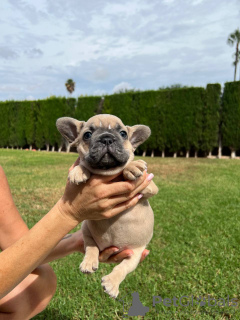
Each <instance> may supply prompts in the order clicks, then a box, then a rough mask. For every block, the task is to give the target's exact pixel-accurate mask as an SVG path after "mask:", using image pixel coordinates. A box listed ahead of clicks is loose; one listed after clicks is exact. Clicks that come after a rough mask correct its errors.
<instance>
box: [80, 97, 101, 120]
mask: <svg viewBox="0 0 240 320" xmlns="http://www.w3.org/2000/svg"><path fill="white" fill-rule="evenodd" d="M101 100H102V97H80V98H78V101H77V107H76V110H75V118H76V119H78V120H83V121H87V120H88V119H89V118H91V117H92V116H94V115H95V114H97V110H98V107H99V105H100V103H101Z"/></svg>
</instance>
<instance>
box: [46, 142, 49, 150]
mask: <svg viewBox="0 0 240 320" xmlns="http://www.w3.org/2000/svg"><path fill="white" fill-rule="evenodd" d="M46 148H47V150H46V151H47V152H48V151H49V143H46Z"/></svg>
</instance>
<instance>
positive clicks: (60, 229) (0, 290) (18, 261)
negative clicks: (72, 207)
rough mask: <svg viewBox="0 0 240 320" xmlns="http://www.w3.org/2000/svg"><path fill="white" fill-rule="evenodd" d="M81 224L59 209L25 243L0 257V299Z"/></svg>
mask: <svg viewBox="0 0 240 320" xmlns="http://www.w3.org/2000/svg"><path fill="white" fill-rule="evenodd" d="M76 225H77V222H76V221H75V220H72V219H70V218H67V217H66V216H64V215H62V213H61V212H60V211H59V209H58V206H57V205H56V206H54V207H53V209H52V210H51V211H50V212H49V213H47V214H46V215H45V216H44V217H43V218H42V219H41V220H40V221H39V222H38V223H37V224H36V225H35V226H34V227H33V228H32V229H31V230H30V231H29V232H27V233H26V234H25V235H24V236H23V237H22V238H21V239H19V240H18V241H17V242H15V243H14V244H13V245H12V246H10V247H8V248H7V249H6V250H4V251H3V252H2V253H1V254H0V298H1V297H3V296H4V295H5V294H7V293H8V292H9V291H11V290H12V289H13V288H14V287H15V286H16V285H17V284H18V283H19V282H21V281H22V280H23V279H24V278H25V277H26V276H27V275H28V274H29V273H30V272H32V271H33V270H34V269H35V268H36V267H37V266H38V265H39V264H40V263H41V262H42V261H43V260H44V259H45V258H46V257H47V256H48V255H49V254H50V252H51V251H52V249H53V248H54V247H55V246H56V245H57V243H58V242H59V241H60V240H61V239H62V238H63V237H64V236H65V235H66V234H67V233H68V232H69V231H70V230H72V229H73V228H74V227H75V226H76Z"/></svg>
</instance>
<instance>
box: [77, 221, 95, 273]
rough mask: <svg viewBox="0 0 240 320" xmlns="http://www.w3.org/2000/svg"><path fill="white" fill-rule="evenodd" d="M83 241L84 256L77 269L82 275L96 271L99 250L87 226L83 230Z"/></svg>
mask: <svg viewBox="0 0 240 320" xmlns="http://www.w3.org/2000/svg"><path fill="white" fill-rule="evenodd" d="M82 231H83V240H84V246H85V256H84V259H83V262H82V263H81V264H80V266H79V268H80V270H81V271H82V272H83V273H93V272H95V271H96V270H97V269H98V263H99V261H98V257H99V249H98V246H97V244H96V242H95V241H94V239H93V237H92V235H91V233H90V231H89V230H88V227H87V225H84V228H83V230H82Z"/></svg>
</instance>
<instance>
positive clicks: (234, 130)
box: [222, 81, 240, 151]
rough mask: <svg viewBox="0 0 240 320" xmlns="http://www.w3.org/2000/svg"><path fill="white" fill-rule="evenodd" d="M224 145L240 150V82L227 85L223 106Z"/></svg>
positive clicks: (232, 149)
mask: <svg viewBox="0 0 240 320" xmlns="http://www.w3.org/2000/svg"><path fill="white" fill-rule="evenodd" d="M222 143H223V146H225V147H228V148H230V150H231V151H236V150H239V149H240V81H235V82H228V83H226V84H225V88H224V94H223V104H222Z"/></svg>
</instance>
